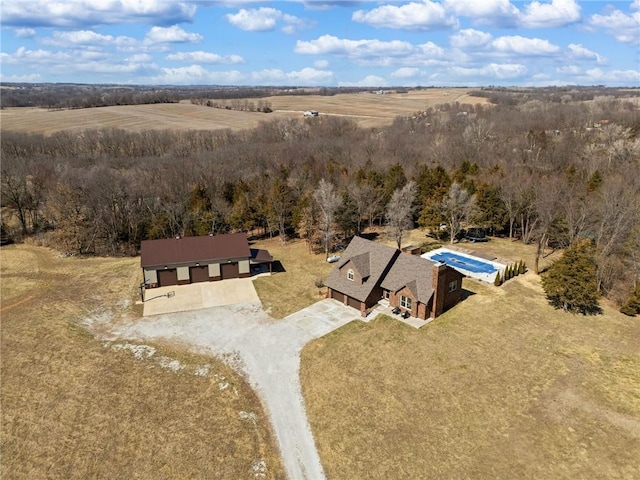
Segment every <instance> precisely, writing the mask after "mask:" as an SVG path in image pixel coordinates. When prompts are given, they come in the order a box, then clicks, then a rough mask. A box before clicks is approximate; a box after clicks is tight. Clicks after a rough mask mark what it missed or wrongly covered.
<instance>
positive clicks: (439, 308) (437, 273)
mask: <svg viewBox="0 0 640 480" xmlns="http://www.w3.org/2000/svg"><path fill="white" fill-rule="evenodd" d="M446 274H447V266H446V265H445V264H444V263H436V264H435V265H434V267H433V270H432V271H431V275H433V276H432V277H431V286H432V287H433V302H432V305H431V317H432V318H436V317H437V316H438V315H442V312H444V296H445V294H446V293H447V285H446Z"/></svg>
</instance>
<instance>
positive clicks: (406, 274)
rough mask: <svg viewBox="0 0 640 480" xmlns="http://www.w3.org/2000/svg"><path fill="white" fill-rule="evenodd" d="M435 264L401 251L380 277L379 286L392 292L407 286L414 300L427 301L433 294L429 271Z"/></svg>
mask: <svg viewBox="0 0 640 480" xmlns="http://www.w3.org/2000/svg"><path fill="white" fill-rule="evenodd" d="M435 265H436V264H435V262H432V261H431V260H427V259H426V258H421V257H418V256H416V255H410V254H408V253H401V254H400V255H398V258H396V261H395V262H393V265H392V266H391V269H390V270H389V273H387V274H386V275H385V277H384V278H383V279H382V284H381V286H382V288H384V289H387V290H390V291H392V292H397V291H398V290H400V289H402V288H403V287H407V288H408V289H409V290H410V291H411V293H412V294H413V296H414V298H415V299H416V300H418V301H419V302H421V303H427V302H428V301H429V300H430V299H431V297H432V296H433V291H434V290H433V285H432V284H431V281H432V274H431V272H432V270H433V268H434V267H435Z"/></svg>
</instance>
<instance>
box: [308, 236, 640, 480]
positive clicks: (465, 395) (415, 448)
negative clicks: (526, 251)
mask: <svg viewBox="0 0 640 480" xmlns="http://www.w3.org/2000/svg"><path fill="white" fill-rule="evenodd" d="M491 243H492V242H491V241H490V242H488V243H487V245H490V244H491ZM492 248H496V246H495V245H494V246H493V247H492ZM502 256H505V255H502ZM463 287H464V288H465V289H466V290H467V291H468V296H467V298H466V299H465V300H464V301H463V302H462V303H460V304H459V305H458V306H456V307H455V308H454V309H452V310H450V311H448V312H446V313H445V314H444V315H443V316H441V317H439V318H438V319H437V320H436V321H434V322H432V323H430V324H429V325H427V326H425V327H423V328H422V329H421V330H418V331H416V330H414V329H412V328H410V327H408V326H406V325H404V324H402V323H400V322H398V321H397V320H395V319H392V318H389V317H378V318H377V319H375V320H374V321H373V322H371V323H369V324H364V323H359V322H353V323H351V324H349V325H347V326H345V327H343V328H342V329H340V330H337V331H335V332H332V333H331V334H329V335H327V336H325V337H323V338H321V339H318V340H316V341H314V342H313V343H311V344H308V345H307V346H306V347H305V349H304V350H303V352H302V364H301V382H302V386H303V392H304V395H305V401H306V404H307V413H308V415H309V420H310V423H311V426H312V429H313V430H314V432H315V435H316V443H317V446H318V449H319V453H320V458H321V459H322V462H323V465H324V467H325V471H326V473H327V476H328V477H329V478H332V479H352V478H369V479H387V478H403V479H423V478H474V479H496V478H505V479H507V478H553V479H574V478H620V479H623V478H629V479H631V478H639V477H640V465H639V464H638V462H637V459H638V458H639V457H640V427H639V426H640V350H639V349H638V345H639V342H640V319H638V318H630V317H626V316H624V315H622V314H620V313H619V312H617V311H616V310H614V309H612V308H610V307H609V306H608V305H607V304H606V303H604V302H603V307H604V314H603V315H599V316H592V317H583V316H577V315H571V314H564V313H562V312H560V311H557V310H554V309H553V308H551V307H550V306H548V305H547V302H546V300H545V298H544V294H543V292H542V288H541V286H540V281H539V277H538V276H536V275H534V274H533V273H527V274H526V275H524V276H519V277H516V278H515V279H513V280H511V281H509V282H508V283H507V284H505V285H503V286H502V287H500V288H497V287H494V286H489V285H484V284H480V283H478V282H476V281H469V280H466V279H465V281H464V283H463Z"/></svg>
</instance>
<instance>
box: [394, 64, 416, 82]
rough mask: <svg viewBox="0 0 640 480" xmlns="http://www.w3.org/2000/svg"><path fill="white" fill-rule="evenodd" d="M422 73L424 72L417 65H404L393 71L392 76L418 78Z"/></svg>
mask: <svg viewBox="0 0 640 480" xmlns="http://www.w3.org/2000/svg"><path fill="white" fill-rule="evenodd" d="M420 75H422V72H421V71H420V69H419V68H415V67H402V68H399V69H397V70H396V71H394V72H391V76H392V77H393V78H402V79H411V78H416V77H419V76H420Z"/></svg>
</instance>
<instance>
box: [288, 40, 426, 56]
mask: <svg viewBox="0 0 640 480" xmlns="http://www.w3.org/2000/svg"><path fill="white" fill-rule="evenodd" d="M294 51H295V52H296V53H300V54H303V55H304V54H306V55H327V54H331V55H339V56H345V57H350V58H366V57H380V56H401V55H407V54H409V53H411V52H412V51H413V46H412V45H411V44H410V43H408V42H402V41H400V40H393V41H390V42H383V41H380V40H347V39H341V38H338V37H334V36H333V35H322V36H321V37H318V39H316V40H311V41H308V42H307V41H302V40H298V42H296V46H295V50H294Z"/></svg>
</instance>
